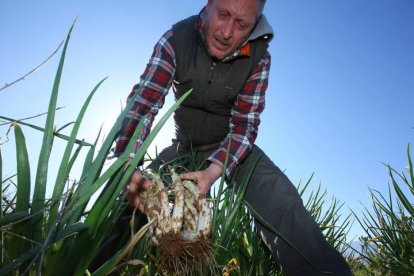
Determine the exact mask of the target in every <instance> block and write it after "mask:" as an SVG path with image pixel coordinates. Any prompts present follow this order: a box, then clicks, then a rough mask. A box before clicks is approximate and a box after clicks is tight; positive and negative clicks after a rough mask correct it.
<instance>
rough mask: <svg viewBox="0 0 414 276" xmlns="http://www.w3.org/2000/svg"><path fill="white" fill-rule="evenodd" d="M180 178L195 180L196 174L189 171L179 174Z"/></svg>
mask: <svg viewBox="0 0 414 276" xmlns="http://www.w3.org/2000/svg"><path fill="white" fill-rule="evenodd" d="M180 178H181V179H182V180H197V179H198V177H197V174H196V173H194V172H189V173H183V174H181V175H180Z"/></svg>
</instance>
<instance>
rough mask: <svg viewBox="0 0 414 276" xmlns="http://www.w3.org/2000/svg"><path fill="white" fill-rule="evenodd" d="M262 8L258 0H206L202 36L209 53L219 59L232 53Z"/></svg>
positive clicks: (241, 41)
mask: <svg viewBox="0 0 414 276" xmlns="http://www.w3.org/2000/svg"><path fill="white" fill-rule="evenodd" d="M262 9H263V4H262V2H261V1H259V0H208V3H207V6H206V15H207V16H206V22H205V29H204V32H205V33H204V36H205V41H206V44H207V50H208V52H209V54H210V55H211V56H212V57H214V58H217V59H222V58H225V57H226V56H228V55H229V54H231V53H233V52H234V51H235V50H236V49H237V48H238V47H239V46H240V45H241V44H242V43H243V42H244V41H245V40H246V39H247V37H248V36H249V34H250V32H251V31H252V30H253V28H254V26H255V24H256V22H257V19H258V18H259V16H260V14H261V11H262Z"/></svg>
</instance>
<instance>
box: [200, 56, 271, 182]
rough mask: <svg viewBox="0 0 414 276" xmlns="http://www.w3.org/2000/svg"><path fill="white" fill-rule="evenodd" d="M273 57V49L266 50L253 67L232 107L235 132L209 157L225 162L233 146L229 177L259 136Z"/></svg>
mask: <svg viewBox="0 0 414 276" xmlns="http://www.w3.org/2000/svg"><path fill="white" fill-rule="evenodd" d="M270 60H271V57H270V53H269V52H266V54H265V56H264V57H263V58H262V59H261V60H260V61H259V63H258V64H257V66H256V67H255V68H254V69H253V72H252V74H251V75H250V77H249V79H248V80H247V81H246V83H245V84H244V86H243V88H242V90H241V92H240V93H239V95H238V96H237V99H236V103H235V106H234V107H233V109H232V111H231V114H232V116H231V119H230V129H231V132H232V134H231V135H230V134H229V135H227V137H226V139H225V140H224V141H223V142H222V143H221V145H220V147H219V148H218V149H217V150H216V151H215V152H214V153H213V154H212V155H211V156H210V157H209V158H208V160H209V161H211V162H213V163H216V164H218V165H220V166H224V163H225V160H226V156H227V149H228V148H229V152H228V156H229V157H228V162H227V167H226V176H227V177H228V178H231V176H232V175H233V173H234V169H235V167H236V165H237V164H238V163H240V162H241V161H243V160H244V159H245V158H246V156H247V154H248V153H249V152H250V150H251V148H252V146H253V144H254V141H255V140H256V137H257V131H258V127H259V124H260V113H261V112H262V111H263V109H264V107H265V91H266V88H267V85H268V79H269V71H270Z"/></svg>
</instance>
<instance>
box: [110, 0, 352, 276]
mask: <svg viewBox="0 0 414 276" xmlns="http://www.w3.org/2000/svg"><path fill="white" fill-rule="evenodd" d="M264 5H265V0H208V2H207V5H206V6H205V7H204V8H203V10H202V11H201V12H200V14H199V15H198V16H192V17H190V18H188V19H186V20H183V21H180V22H178V23H177V24H175V25H174V26H173V27H172V29H171V30H169V31H167V32H166V33H165V34H164V35H163V36H162V38H161V39H160V40H159V41H158V43H157V44H156V46H155V47H154V52H153V55H152V57H151V59H150V61H149V63H148V65H147V67H146V69H145V71H144V73H143V75H142V76H141V82H140V85H139V87H141V88H142V90H141V91H140V92H139V93H138V95H137V96H135V98H132V95H133V94H134V92H135V89H136V88H137V87H138V86H135V87H134V89H133V91H132V93H131V95H130V97H129V99H128V100H130V101H134V104H133V107H132V108H131V110H130V112H129V116H127V118H126V120H125V121H124V124H123V127H122V129H121V132H120V136H119V139H118V141H117V148H116V152H115V154H116V155H119V154H120V153H122V152H123V151H124V149H125V146H126V144H127V143H128V141H129V140H130V137H131V135H132V133H133V132H134V129H135V128H136V126H137V124H138V122H139V120H140V119H141V118H142V117H143V116H144V115H147V117H146V121H145V123H144V128H143V130H142V131H141V133H140V136H139V137H138V140H137V141H136V145H135V150H137V149H138V148H139V146H140V145H141V143H142V141H143V140H144V139H145V138H146V136H147V134H148V132H149V130H150V128H151V125H152V121H153V119H154V116H155V115H156V114H157V112H158V110H159V108H161V107H162V105H163V103H164V97H165V95H166V94H167V93H168V91H169V89H170V87H171V86H173V88H174V93H175V96H176V98H178V97H180V96H181V95H182V94H184V92H186V91H187V90H188V89H190V88H193V92H192V93H191V94H190V96H189V97H188V98H187V99H186V100H185V101H184V102H183V103H182V105H181V106H180V107H179V108H178V109H177V110H176V112H175V114H174V119H175V124H176V128H177V129H176V139H175V140H173V145H172V146H171V147H168V148H166V149H165V150H163V151H162V152H161V154H160V159H161V161H163V162H168V161H169V160H171V159H173V158H175V157H176V156H177V149H178V152H181V153H183V152H188V151H189V150H190V147H192V148H196V149H197V150H198V151H199V152H201V153H202V155H203V156H204V157H205V160H206V164H207V165H206V169H205V170H201V171H195V172H190V173H186V174H183V175H181V178H182V179H191V180H195V181H196V182H197V185H198V187H199V189H200V192H201V193H203V194H206V193H208V191H209V190H210V188H211V186H212V185H213V183H214V182H215V181H216V180H217V179H218V178H219V177H220V176H221V175H222V173H223V170H225V175H226V179H231V178H232V177H233V176H234V172H235V170H236V168H239V170H240V171H243V168H245V167H247V166H248V165H249V163H251V162H252V160H253V159H254V160H257V158H259V159H258V163H257V165H256V167H255V171H254V173H253V176H252V178H251V180H250V183H249V185H248V188H247V191H246V195H245V201H246V202H247V203H249V204H250V206H251V207H252V208H253V209H254V210H255V211H256V212H257V213H258V214H260V216H261V217H262V218H264V219H265V220H266V222H267V223H269V224H270V225H271V226H272V227H274V228H275V229H276V230H277V231H278V232H280V234H281V235H282V236H283V237H284V238H286V239H287V240H289V241H290V242H291V243H292V244H293V245H294V246H295V247H296V248H297V249H299V250H300V251H301V252H303V254H304V255H305V256H306V259H308V260H306V259H305V258H303V256H301V255H300V254H298V253H297V252H296V251H295V250H293V249H292V248H291V246H289V245H288V244H286V243H285V242H284V241H282V240H281V239H280V237H277V236H276V235H275V234H274V233H273V232H272V231H271V230H269V229H268V228H267V227H265V226H264V225H263V224H262V223H261V222H260V221H257V220H256V225H257V227H258V229H259V230H261V231H262V233H263V236H264V238H265V241H266V242H267V244H268V246H269V248H270V250H271V252H272V254H273V256H274V258H275V259H276V260H277V261H278V262H279V263H280V264H281V266H282V269H283V272H284V274H285V275H320V274H322V272H330V273H331V274H333V275H351V273H350V270H349V268H348V266H347V264H346V262H345V260H344V259H343V258H342V256H341V255H340V254H339V253H338V252H337V251H336V250H335V249H333V248H332V247H331V246H330V245H329V244H328V243H327V242H326V241H325V239H324V237H323V235H322V233H321V231H320V229H319V227H318V225H317V224H316V223H315V221H314V220H313V219H312V217H311V216H310V215H309V213H308V212H307V211H306V210H305V208H304V207H303V204H302V200H301V199H300V196H299V195H298V193H297V191H296V189H295V187H294V186H293V185H292V183H291V182H290V181H289V179H288V178H287V177H286V176H285V175H284V174H283V173H282V172H281V171H280V169H279V168H277V167H276V166H275V165H274V164H273V163H272V161H271V160H270V159H269V158H268V157H267V156H266V155H265V154H264V153H263V152H262V151H261V149H260V148H259V147H257V146H256V145H254V141H255V139H256V136H257V131H258V126H259V123H260V118H259V115H260V113H261V112H262V111H263V109H264V105H265V91H266V88H267V84H268V76H269V70H270V60H271V56H270V53H269V52H268V51H267V47H268V43H269V42H270V40H271V39H272V37H273V31H272V28H271V26H270V25H269V23H268V22H267V20H266V17H265V16H264V15H263V14H262V11H263V8H264ZM226 156H228V162H227V166H226V167H224V164H225V160H226ZM235 177H236V183H240V176H238V175H236V176H235ZM148 184H149V181H148V180H147V179H145V178H144V177H143V175H142V174H141V173H140V172H138V171H137V172H135V173H134V174H133V176H132V177H131V181H130V184H129V185H128V187H127V188H128V197H129V201H130V204H131V205H132V206H133V207H135V208H139V209H141V210H143V205H142V202H140V201H139V197H138V196H137V192H138V190H139V189H142V188H144V189H145V188H146V187H147V186H148ZM309 261H310V263H312V264H310V263H309Z"/></svg>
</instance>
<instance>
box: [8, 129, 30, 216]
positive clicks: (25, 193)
mask: <svg viewBox="0 0 414 276" xmlns="http://www.w3.org/2000/svg"><path fill="white" fill-rule="evenodd" d="M12 126H13V127H14V134H15V139H16V155H17V158H16V159H17V192H16V194H17V198H16V211H17V212H19V211H28V210H29V205H30V165H29V156H28V154H27V147H26V140H25V137H24V135H23V132H22V129H21V128H20V126H19V125H18V124H12Z"/></svg>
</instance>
